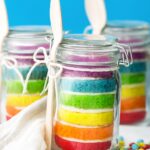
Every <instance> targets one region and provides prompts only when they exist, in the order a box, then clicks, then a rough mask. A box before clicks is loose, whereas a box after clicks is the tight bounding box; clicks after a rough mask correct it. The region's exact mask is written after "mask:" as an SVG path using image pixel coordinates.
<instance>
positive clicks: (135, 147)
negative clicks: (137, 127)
mask: <svg viewBox="0 0 150 150" xmlns="http://www.w3.org/2000/svg"><path fill="white" fill-rule="evenodd" d="M131 148H132V149H133V150H138V148H139V147H138V145H136V144H133V145H132V146H131Z"/></svg>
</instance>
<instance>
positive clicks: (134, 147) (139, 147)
mask: <svg viewBox="0 0 150 150" xmlns="http://www.w3.org/2000/svg"><path fill="white" fill-rule="evenodd" d="M118 147H119V150H149V149H150V144H145V143H144V140H142V139H139V140H137V142H133V143H130V144H129V146H128V147H126V146H125V141H124V138H123V137H119V138H118Z"/></svg>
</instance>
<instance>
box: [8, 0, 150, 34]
mask: <svg viewBox="0 0 150 150" xmlns="http://www.w3.org/2000/svg"><path fill="white" fill-rule="evenodd" d="M5 1H6V6H7V10H8V15H9V25H10V26H14V25H48V24H50V23H49V0H5ZM105 1H106V7H107V11H108V20H114V19H117V20H118V19H120V20H123V19H126V20H131V19H134V20H145V21H149V22H150V0H105ZM61 5H62V13H63V24H64V29H65V30H70V31H72V32H74V33H79V32H82V31H83V29H84V28H85V26H87V25H88V24H89V22H88V20H87V17H86V14H85V9H84V0H61Z"/></svg>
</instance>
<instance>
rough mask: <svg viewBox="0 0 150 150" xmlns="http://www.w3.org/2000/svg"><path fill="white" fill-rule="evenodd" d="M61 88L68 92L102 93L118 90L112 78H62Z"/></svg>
mask: <svg viewBox="0 0 150 150" xmlns="http://www.w3.org/2000/svg"><path fill="white" fill-rule="evenodd" d="M60 90H61V91H68V92H84V93H102V92H111V91H114V90H116V81H115V79H114V78H110V79H88V78H87V79H83V78H82V79H75V78H61V80H60Z"/></svg>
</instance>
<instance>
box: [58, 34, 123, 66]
mask: <svg viewBox="0 0 150 150" xmlns="http://www.w3.org/2000/svg"><path fill="white" fill-rule="evenodd" d="M120 55H121V52H120V47H119V45H118V43H117V39H116V38H115V37H113V36H106V35H105V36H104V35H80V34H75V35H73V34H70V35H65V36H64V38H63V40H62V43H61V44H60V45H59V47H58V52H57V60H58V61H59V62H61V63H63V64H69V65H80V66H82V65H83V66H87V65H88V66H100V65H102V66H118V64H119V63H118V62H119V60H120V58H121V57H120Z"/></svg>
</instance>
